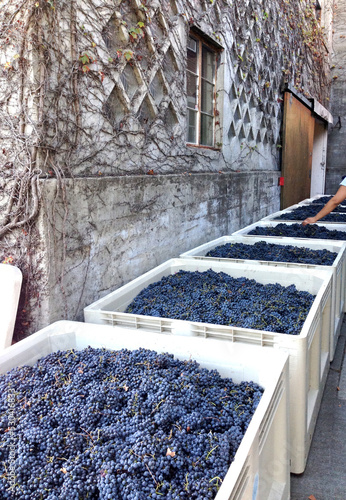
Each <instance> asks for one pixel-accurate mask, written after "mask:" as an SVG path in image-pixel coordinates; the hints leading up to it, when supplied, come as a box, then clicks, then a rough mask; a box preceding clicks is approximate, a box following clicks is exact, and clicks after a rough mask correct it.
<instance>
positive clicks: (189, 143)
mask: <svg viewBox="0 0 346 500" xmlns="http://www.w3.org/2000/svg"><path fill="white" fill-rule="evenodd" d="M186 146H188V147H189V148H198V149H210V150H211V151H221V148H222V146H220V147H217V146H203V145H201V144H193V143H191V142H187V143H186Z"/></svg>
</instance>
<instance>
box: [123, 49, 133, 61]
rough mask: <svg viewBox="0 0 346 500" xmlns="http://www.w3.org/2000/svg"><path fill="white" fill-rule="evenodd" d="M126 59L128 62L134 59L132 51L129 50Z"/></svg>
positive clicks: (125, 53)
mask: <svg viewBox="0 0 346 500" xmlns="http://www.w3.org/2000/svg"><path fill="white" fill-rule="evenodd" d="M124 57H125V59H126V60H127V61H130V60H131V59H132V58H133V52H132V50H127V51H126V52H124Z"/></svg>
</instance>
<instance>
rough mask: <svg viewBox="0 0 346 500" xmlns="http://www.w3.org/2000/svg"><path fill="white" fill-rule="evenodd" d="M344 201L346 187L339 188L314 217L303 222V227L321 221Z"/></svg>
mask: <svg viewBox="0 0 346 500" xmlns="http://www.w3.org/2000/svg"><path fill="white" fill-rule="evenodd" d="M345 199H346V186H340V187H339V189H338V190H337V192H336V193H335V195H334V196H333V198H331V199H330V200H329V201H328V203H326V204H325V205H324V207H323V208H322V209H321V210H320V211H319V212H318V213H317V214H316V215H315V217H308V218H307V219H305V220H304V221H303V226H306V225H307V224H315V222H317V221H318V220H320V219H322V218H323V217H325V216H326V215H328V214H330V212H332V211H333V210H334V208H335V207H337V206H338V205H340V203H342V202H343V201H344V200H345Z"/></svg>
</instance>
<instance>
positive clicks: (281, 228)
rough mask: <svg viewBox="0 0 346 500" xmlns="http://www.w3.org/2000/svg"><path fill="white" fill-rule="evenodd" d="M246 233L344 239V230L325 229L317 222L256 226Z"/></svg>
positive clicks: (345, 232) (345, 236)
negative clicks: (304, 224)
mask: <svg viewBox="0 0 346 500" xmlns="http://www.w3.org/2000/svg"><path fill="white" fill-rule="evenodd" d="M247 234H249V235H256V236H257V235H261V236H285V237H286V236H287V237H290V238H314V239H322V240H346V231H339V230H337V229H327V228H326V227H324V226H319V225H317V224H308V225H306V226H303V225H302V224H283V223H281V224H277V225H276V226H257V227H255V228H254V229H251V231H249V232H248V233H247Z"/></svg>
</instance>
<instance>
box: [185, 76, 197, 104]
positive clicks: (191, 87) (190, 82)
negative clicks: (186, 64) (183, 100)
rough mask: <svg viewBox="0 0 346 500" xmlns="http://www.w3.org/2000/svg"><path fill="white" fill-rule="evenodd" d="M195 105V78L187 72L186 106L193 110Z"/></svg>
mask: <svg viewBox="0 0 346 500" xmlns="http://www.w3.org/2000/svg"><path fill="white" fill-rule="evenodd" d="M196 105H197V76H195V75H193V74H192V73H190V72H189V71H188V72H187V106H188V107H189V108H195V107H196Z"/></svg>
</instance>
